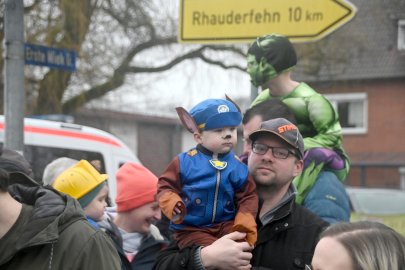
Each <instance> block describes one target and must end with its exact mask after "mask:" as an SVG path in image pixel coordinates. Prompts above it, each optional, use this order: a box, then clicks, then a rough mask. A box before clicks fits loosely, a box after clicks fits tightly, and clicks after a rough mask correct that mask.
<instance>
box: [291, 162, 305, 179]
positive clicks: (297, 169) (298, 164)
mask: <svg viewBox="0 0 405 270" xmlns="http://www.w3.org/2000/svg"><path fill="white" fill-rule="evenodd" d="M303 169H304V161H303V160H300V159H296V160H295V164H294V171H293V175H294V177H296V176H297V175H300V174H301V173H302V170H303Z"/></svg>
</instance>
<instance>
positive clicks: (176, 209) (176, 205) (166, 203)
mask: <svg viewBox="0 0 405 270" xmlns="http://www.w3.org/2000/svg"><path fill="white" fill-rule="evenodd" d="M158 201H159V206H160V209H162V212H163V214H164V215H165V216H166V217H167V218H168V219H170V220H171V221H172V222H173V223H175V224H180V223H182V222H183V220H184V216H185V215H186V214H187V211H186V205H185V204H184V202H183V201H182V199H181V198H180V196H179V195H178V194H176V193H174V192H172V191H166V192H164V193H162V194H159V195H158Z"/></svg>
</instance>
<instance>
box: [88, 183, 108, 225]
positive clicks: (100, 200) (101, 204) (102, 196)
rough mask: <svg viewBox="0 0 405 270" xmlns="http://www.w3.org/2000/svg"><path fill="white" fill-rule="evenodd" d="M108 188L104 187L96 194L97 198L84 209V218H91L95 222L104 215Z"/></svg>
mask: <svg viewBox="0 0 405 270" xmlns="http://www.w3.org/2000/svg"><path fill="white" fill-rule="evenodd" d="M107 196H108V186H107V185H104V187H103V188H102V189H101V190H100V191H99V192H98V194H97V196H96V197H95V198H94V199H93V200H92V201H91V202H90V203H89V205H87V206H86V207H85V209H84V213H85V214H86V216H89V217H91V218H92V219H94V220H95V221H100V220H101V218H102V217H103V215H104V211H105V208H106V206H107V202H106V199H107Z"/></svg>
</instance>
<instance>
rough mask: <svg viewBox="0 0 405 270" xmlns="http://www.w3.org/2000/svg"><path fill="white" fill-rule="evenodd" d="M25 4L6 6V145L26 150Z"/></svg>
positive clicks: (13, 0) (19, 0) (18, 0)
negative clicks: (24, 129)
mask: <svg viewBox="0 0 405 270" xmlns="http://www.w3.org/2000/svg"><path fill="white" fill-rule="evenodd" d="M23 10H24V4H23V0H6V1H5V9H4V41H5V44H4V45H5V61H4V62H5V69H4V70H5V72H4V114H5V118H6V121H5V138H4V147H6V148H9V149H12V150H16V151H18V152H20V153H23V150H24V131H23V128H24V114H25V90H24V13H23Z"/></svg>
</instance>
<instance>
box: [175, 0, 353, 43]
mask: <svg viewBox="0 0 405 270" xmlns="http://www.w3.org/2000/svg"><path fill="white" fill-rule="evenodd" d="M355 13H356V7H355V6H354V5H353V4H351V3H350V2H348V1H346V0H180V24H179V27H180V29H179V41H180V42H184V43H229V42H232V43H235V42H243V43H246V42H251V41H252V40H254V39H255V38H256V37H258V36H262V35H265V34H269V33H279V34H283V35H286V36H288V37H289V38H290V40H291V41H292V42H305V41H314V40H318V39H321V38H322V37H324V36H326V35H328V34H330V33H331V32H333V31H335V30H336V29H337V28H339V27H341V26H342V25H343V24H345V23H347V22H348V21H350V20H351V19H352V18H353V17H354V15H355Z"/></svg>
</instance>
